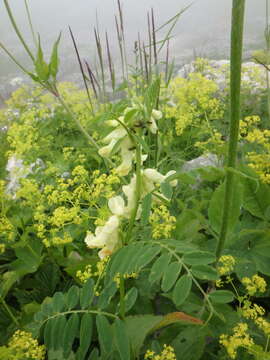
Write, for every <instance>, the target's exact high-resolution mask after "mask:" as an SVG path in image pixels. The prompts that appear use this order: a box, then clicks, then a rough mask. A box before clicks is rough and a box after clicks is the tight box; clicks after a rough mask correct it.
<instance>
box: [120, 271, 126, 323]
mask: <svg viewBox="0 0 270 360" xmlns="http://www.w3.org/2000/svg"><path fill="white" fill-rule="evenodd" d="M119 290H120V316H121V318H122V319H124V318H125V313H126V304H125V280H124V276H123V274H120V289H119Z"/></svg>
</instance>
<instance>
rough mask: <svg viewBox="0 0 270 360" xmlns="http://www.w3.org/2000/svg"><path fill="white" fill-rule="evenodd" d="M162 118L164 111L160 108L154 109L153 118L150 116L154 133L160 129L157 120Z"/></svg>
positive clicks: (150, 126)
mask: <svg viewBox="0 0 270 360" xmlns="http://www.w3.org/2000/svg"><path fill="white" fill-rule="evenodd" d="M161 118H162V112H161V111H159V110H155V109H153V110H152V114H151V118H150V125H149V130H150V131H151V133H152V134H156V133H157V131H158V126H157V123H156V120H160V119H161Z"/></svg>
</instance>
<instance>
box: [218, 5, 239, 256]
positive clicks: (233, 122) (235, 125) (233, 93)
mask: <svg viewBox="0 0 270 360" xmlns="http://www.w3.org/2000/svg"><path fill="white" fill-rule="evenodd" d="M244 13H245V0H233V7H232V29H231V74H230V76H231V79H230V100H231V109H230V140H229V149H228V160H227V166H228V167H230V168H233V169H234V168H235V167H236V157H237V143H238V136H239V122H240V110H241V107H240V91H241V66H242V50H243V28H244ZM234 179H235V174H234V173H233V172H231V171H230V172H228V171H227V173H226V180H225V199H224V207H223V216H222V225H221V231H220V237H219V241H218V245H217V250H216V257H217V259H218V258H219V257H220V255H221V253H222V251H223V248H224V245H225V242H226V238H227V233H228V226H229V216H230V212H231V209H232V202H233V189H234V182H235V181H234Z"/></svg>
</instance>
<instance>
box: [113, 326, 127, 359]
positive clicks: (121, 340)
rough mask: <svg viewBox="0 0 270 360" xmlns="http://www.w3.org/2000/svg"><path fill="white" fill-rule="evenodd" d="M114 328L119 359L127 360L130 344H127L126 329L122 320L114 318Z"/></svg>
mask: <svg viewBox="0 0 270 360" xmlns="http://www.w3.org/2000/svg"><path fill="white" fill-rule="evenodd" d="M114 330H115V342H116V347H117V350H118V352H119V354H120V359H122V360H129V359H130V345H129V338H128V335H127V330H126V327H125V324H124V322H123V321H122V320H120V319H116V320H115V323H114Z"/></svg>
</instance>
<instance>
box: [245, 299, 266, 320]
mask: <svg viewBox="0 0 270 360" xmlns="http://www.w3.org/2000/svg"><path fill="white" fill-rule="evenodd" d="M240 312H241V315H242V316H243V317H244V318H245V319H251V320H256V319H257V318H258V317H259V316H263V315H264V314H265V310H264V308H263V307H262V306H259V305H257V304H252V303H251V302H250V301H248V300H245V301H244V305H243V306H242V307H241V309H240Z"/></svg>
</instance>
